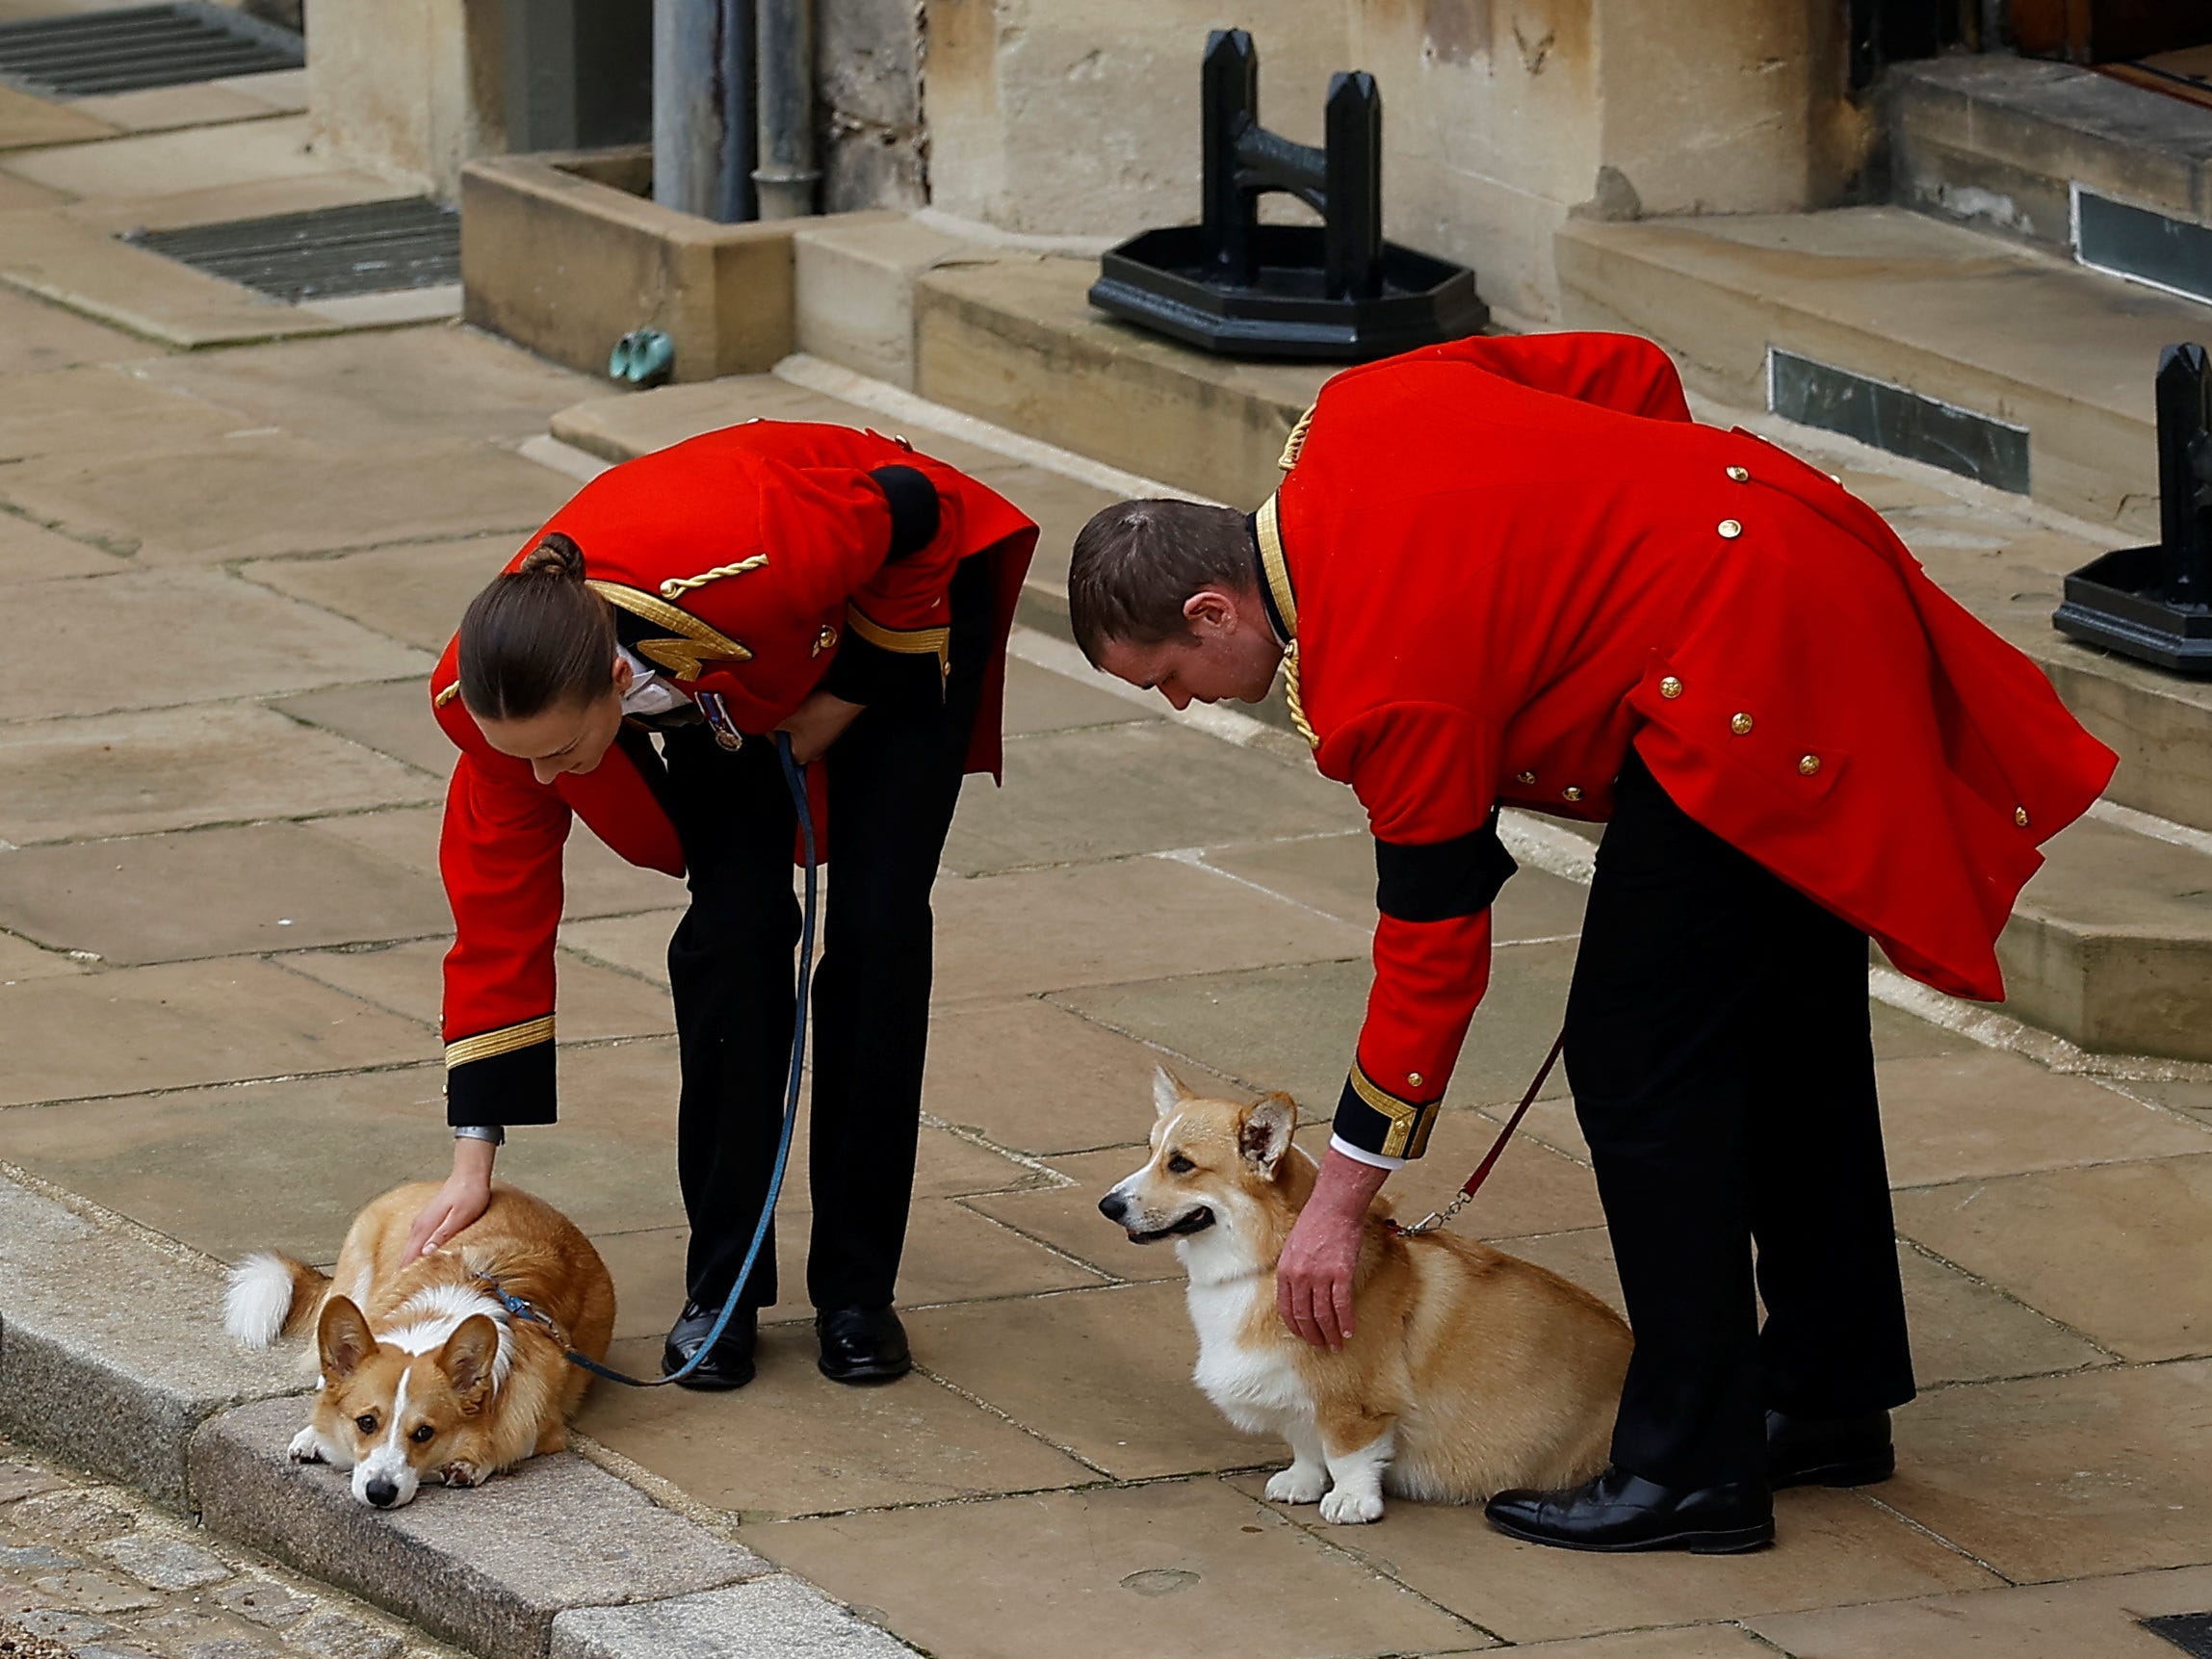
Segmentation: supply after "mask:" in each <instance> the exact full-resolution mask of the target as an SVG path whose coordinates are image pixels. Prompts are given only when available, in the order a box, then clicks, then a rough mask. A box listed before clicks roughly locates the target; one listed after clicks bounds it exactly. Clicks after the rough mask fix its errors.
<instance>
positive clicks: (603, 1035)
mask: <svg viewBox="0 0 2212 1659" xmlns="http://www.w3.org/2000/svg"><path fill="white" fill-rule="evenodd" d="M430 931H431V932H432V933H433V934H434V935H435V937H433V938H429V939H418V940H410V941H408V942H407V943H405V944H402V945H388V946H366V947H363V946H355V947H353V948H351V949H345V950H317V951H307V952H303V953H301V954H299V955H296V956H285V957H282V958H280V959H279V966H281V967H284V968H287V969H289V970H291V971H292V972H295V973H304V974H306V975H307V976H308V977H309V978H310V979H319V980H321V981H322V982H323V983H324V984H325V985H329V986H333V987H335V988H336V989H338V990H340V991H344V992H346V993H348V994H349V995H351V996H354V997H359V998H362V999H363V1000H364V1001H369V1002H374V1003H376V1004H377V1007H379V1008H388V1009H390V1010H391V1011H392V1012H393V1013H395V1014H401V1015H403V1016H405V1017H406V1018H407V1019H409V1020H413V1021H416V1022H418V1023H420V1024H424V1025H429V1026H433V1027H434V1026H435V1025H436V1024H437V1023H438V1015H439V1012H440V1009H441V1007H442V1005H443V1002H444V998H445V975H444V972H443V970H444V966H445V957H446V952H447V951H448V950H449V949H451V948H452V947H453V940H452V938H451V937H450V936H449V935H450V929H449V928H443V927H441V928H433V929H431V930H430ZM555 972H556V974H557V975H558V978H559V982H560V1040H561V1041H562V1042H564V1043H570V1042H582V1043H596V1042H604V1041H606V1040H607V1039H609V1038H612V1037H663V1036H667V1035H669V1034H671V1033H672V1032H673V1031H674V1030H675V1012H674V1010H673V1009H672V1008H671V1006H670V1005H669V1001H668V996H667V993H666V992H664V991H662V990H660V989H658V988H657V987H655V986H652V985H648V984H646V983H645V982H643V981H642V980H639V979H637V978H635V977H633V976H632V975H630V974H627V973H616V972H613V971H612V970H611V969H606V968H600V967H598V966H596V965H594V964H592V963H589V962H586V961H584V960H583V959H582V958H581V957H579V956H577V955H576V954H575V953H574V952H572V951H565V950H564V951H561V952H560V954H559V955H558V956H556V958H555Z"/></svg>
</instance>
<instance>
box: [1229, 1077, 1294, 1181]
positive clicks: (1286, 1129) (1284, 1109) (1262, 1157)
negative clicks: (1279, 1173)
mask: <svg viewBox="0 0 2212 1659" xmlns="http://www.w3.org/2000/svg"><path fill="white" fill-rule="evenodd" d="M1297 1128H1298V1102H1296V1101H1293V1100H1292V1099H1291V1098H1290V1097H1289V1096H1288V1095H1269V1096H1267V1097H1265V1098H1264V1099H1263V1100H1261V1101H1258V1102H1254V1103H1253V1105H1252V1106H1251V1107H1250V1108H1249V1109H1248V1110H1247V1111H1246V1112H1245V1114H1244V1118H1243V1121H1242V1122H1241V1123H1239V1124H1238V1125H1237V1126H1236V1150H1237V1151H1238V1152H1240V1153H1242V1154H1244V1161H1245V1162H1246V1163H1248V1164H1250V1165H1251V1166H1252V1167H1253V1168H1254V1169H1256V1170H1258V1171H1259V1172H1260V1173H1261V1174H1262V1175H1273V1174H1274V1173H1275V1166H1276V1165H1277V1164H1279V1163H1281V1162H1282V1161H1283V1154H1285V1153H1286V1152H1288V1151H1289V1150H1290V1136H1291V1135H1292V1134H1293V1133H1295V1132H1296V1130H1297Z"/></svg>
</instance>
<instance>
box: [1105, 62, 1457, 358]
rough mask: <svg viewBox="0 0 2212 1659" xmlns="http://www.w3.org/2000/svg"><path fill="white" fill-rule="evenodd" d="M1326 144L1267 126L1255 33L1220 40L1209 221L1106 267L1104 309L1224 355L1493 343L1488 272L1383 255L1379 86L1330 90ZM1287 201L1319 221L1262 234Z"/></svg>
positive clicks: (1359, 75)
mask: <svg viewBox="0 0 2212 1659" xmlns="http://www.w3.org/2000/svg"><path fill="white" fill-rule="evenodd" d="M1326 115H1327V124H1326V129H1325V130H1326V139H1327V142H1326V143H1325V144H1324V145H1323V146H1322V147H1320V148H1318V149H1316V148H1315V147H1314V146H1313V145H1311V144H1299V143H1291V142H1290V141H1289V140H1288V139H1286V138H1283V137H1281V136H1280V135H1278V134H1275V133H1271V132H1269V131H1268V130H1267V129H1266V128H1265V127H1262V125H1261V124H1260V54H1259V52H1258V50H1257V49H1256V48H1255V47H1254V46H1253V44H1252V37H1251V36H1250V35H1248V34H1246V33H1245V32H1244V31H1243V30H1241V29H1217V30H1215V31H1214V32H1213V33H1212V34H1210V35H1209V36H1208V37H1207V40H1206V57H1205V60H1204V62H1203V65H1202V66H1201V68H1200V72H1199V134H1200V137H1199V156H1200V164H1201V165H1200V183H1199V209H1200V222H1199V223H1198V224H1197V225H1195V226H1192V225H1177V226H1174V227H1172V228H1169V229H1164V230H1148V231H1146V232H1144V233H1143V234H1142V235H1140V236H1136V237H1133V238H1132V239H1131V240H1130V241H1128V242H1125V243H1123V244H1122V245H1121V246H1119V247H1116V248H1115V249H1113V251H1112V252H1110V253H1108V254H1107V255H1106V259H1105V261H1104V263H1103V267H1102V269H1101V272H1100V276H1099V280H1098V282H1097V284H1096V285H1095V286H1094V287H1093V288H1092V289H1091V303H1092V304H1094V305H1097V306H1099V307H1100V308H1101V309H1103V310H1106V311H1110V312H1112V313H1114V314H1115V315H1116V316H1119V317H1126V318H1128V319H1129V320H1130V321H1131V322H1132V323H1137V324H1143V325H1144V326H1145V327H1148V328H1153V329H1157V330H1158V331H1159V332H1160V333H1163V334H1169V335H1172V336H1174V337H1175V338H1176V339H1178V340H1184V341H1187V342H1188V343H1190V344H1191V345H1194V346H1200V347H1203V348H1205V349H1206V350H1210V351H1221V352H1234V353H1236V354H1239V355H1247V356H1256V357H1310V358H1320V359H1324V360H1326V359H1335V360H1339V361H1347V362H1356V361H1361V360H1364V359H1366V358H1370V357H1380V356H1386V355H1388V354H1389V353H1391V352H1392V351H1404V350H1411V349H1412V348H1414V347H1417V346H1426V345H1432V344H1434V343H1435V342H1437V341H1439V340H1449V339H1454V338H1457V337H1458V336H1460V335H1464V334H1472V333H1477V332H1479V331H1480V330H1481V329H1482V327H1483V326H1484V324H1487V323H1488V322H1489V320H1490V314H1489V311H1488V309H1487V308H1486V307H1485V306H1484V305H1483V303H1482V301H1481V299H1480V298H1477V297H1476V295H1475V292H1474V273H1473V272H1470V271H1469V270H1468V269H1467V268H1466V267H1464V266H1459V265H1453V264H1451V263H1449V262H1448V261H1445V260H1441V259H1432V258H1430V257H1429V256H1428V255H1426V254H1421V253H1416V252H1414V251H1412V250H1411V249H1410V248H1404V247H1399V246H1395V245H1394V244H1392V243H1388V242H1385V241H1384V240H1383V100H1382V93H1381V92H1380V91H1378V90H1377V88H1376V86H1375V78H1374V77H1373V76H1372V75H1369V74H1366V72H1364V71H1359V70H1354V71H1351V72H1348V73H1340V74H1338V75H1336V76H1334V77H1333V78H1332V79H1331V80H1330V82H1329V100H1328V106H1327V112H1326ZM1273 191H1280V192H1282V193H1284V194H1288V195H1294V196H1296V197H1297V198H1298V199H1299V200H1300V201H1302V202H1304V203H1305V204H1306V205H1307V206H1308V207H1310V208H1312V209H1313V210H1314V212H1315V213H1317V214H1319V215H1320V216H1321V224H1320V226H1319V227H1318V228H1317V229H1316V228H1315V227H1314V226H1310V225H1287V224H1268V225H1263V224H1262V223H1261V222H1260V212H1259V202H1260V197H1261V196H1262V195H1265V194H1268V193H1269V192H1273Z"/></svg>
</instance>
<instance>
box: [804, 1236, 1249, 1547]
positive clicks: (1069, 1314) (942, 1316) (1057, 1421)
mask: <svg viewBox="0 0 2212 1659" xmlns="http://www.w3.org/2000/svg"><path fill="white" fill-rule="evenodd" d="M1099 1225H1100V1226H1101V1227H1102V1228H1105V1227H1108V1226H1109V1224H1108V1223H1107V1222H1106V1221H1105V1220H1104V1219H1103V1218H1102V1219H1101V1220H1100V1222H1099ZM1130 1248H1132V1249H1133V1248H1136V1247H1135V1246H1130ZM906 1324H907V1330H908V1332H909V1334H910V1335H911V1337H912V1340H913V1343H914V1350H915V1352H916V1354H918V1355H922V1356H924V1357H925V1359H924V1363H925V1365H926V1367H927V1369H928V1370H929V1372H930V1373H931V1374H932V1375H934V1376H938V1377H942V1378H943V1379H945V1380H946V1381H947V1382H949V1383H950V1384H951V1385H952V1386H953V1387H956V1388H959V1389H961V1390H962V1391H963V1392H965V1393H968V1394H972V1395H974V1396H976V1398H978V1399H983V1400H988V1401H990V1402H991V1403H992V1405H994V1406H995V1407H997V1408H998V1409H999V1410H1001V1411H1002V1412H1005V1413H1007V1414H1008V1415H1010V1416H1011V1417H1012V1418H1013V1419H1014V1420H1015V1421H1016V1422H1018V1423H1020V1424H1022V1425H1023V1426H1025V1427H1026V1428H1028V1430H1030V1431H1031V1432H1032V1433H1034V1434H1037V1435H1040V1436H1042V1437H1043V1438H1044V1439H1046V1440H1048V1441H1049V1442H1051V1443H1052V1444H1054V1445H1055V1446H1061V1447H1064V1448H1066V1449H1067V1450H1069V1451H1071V1452H1073V1453H1075V1454H1076V1455H1077V1456H1078V1457H1080V1458H1081V1459H1082V1460H1083V1461H1084V1462H1085V1463H1088V1464H1091V1465H1095V1466H1096V1467H1098V1468H1100V1469H1103V1470H1105V1471H1106V1473H1107V1474H1110V1475H1112V1476H1113V1477H1114V1478H1115V1479H1116V1480H1150V1479H1154V1478H1157V1477H1158V1476H1161V1475H1180V1474H1190V1473H1194V1472H1199V1471H1203V1470H1210V1469H1221V1468H1241V1467H1249V1466H1251V1465H1258V1464H1276V1463H1288V1461H1289V1460H1288V1453H1287V1452H1286V1451H1285V1449H1284V1447H1283V1445H1282V1444H1281V1442H1279V1441H1275V1440H1269V1439H1263V1438H1260V1437H1256V1436H1252V1435H1246V1434H1244V1433H1242V1432H1240V1431H1239V1430H1237V1429H1235V1428H1233V1427H1231V1426H1230V1423H1229V1420H1228V1419H1227V1418H1226V1417H1224V1416H1222V1414H1221V1413H1219V1412H1218V1411H1216V1410H1215V1409H1214V1406H1213V1403H1212V1402H1211V1401H1210V1400H1209V1399H1207V1398H1206V1396H1205V1395H1203V1394H1201V1393H1200V1392H1199V1391H1198V1389H1197V1387H1195V1386H1194V1385H1193V1384H1192V1383H1191V1381H1190V1374H1191V1370H1192V1367H1193V1366H1194V1365H1195V1364H1196V1363H1197V1359H1198V1339H1197V1337H1196V1336H1195V1335H1193V1334H1192V1332H1191V1328H1190V1315H1189V1313H1188V1311H1187V1310H1186V1309H1185V1308H1184V1293H1183V1286H1182V1285H1181V1284H1180V1283H1157V1284H1136V1285H1129V1286H1125V1287H1113V1288H1106V1289H1099V1290H1071V1291H1068V1292H1066V1293H1064V1294H1062V1295H1057V1296H1036V1297H1028V1298H1025V1299H1024V1300H1021V1301H1017V1302H999V1303H968V1304H961V1305H955V1306H952V1307H949V1308H935V1309H929V1310H927V1311H925V1312H913V1313H909V1314H908V1315H907V1316H906ZM801 1569H802V1570H804V1568H801Z"/></svg>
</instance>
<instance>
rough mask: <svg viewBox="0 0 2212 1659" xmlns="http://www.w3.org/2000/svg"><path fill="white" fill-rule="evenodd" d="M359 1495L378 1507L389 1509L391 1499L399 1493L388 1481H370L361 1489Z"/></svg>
mask: <svg viewBox="0 0 2212 1659" xmlns="http://www.w3.org/2000/svg"><path fill="white" fill-rule="evenodd" d="M361 1495H362V1496H364V1497H366V1498H367V1499H368V1500H369V1501H370V1502H371V1503H373V1504H375V1505H376V1506H377V1508H378V1509H390V1508H391V1507H392V1500H393V1499H394V1498H396V1497H398V1496H399V1495H400V1489H399V1488H398V1487H397V1486H395V1485H393V1484H392V1483H391V1482H390V1481H371V1482H370V1483H369V1484H368V1485H367V1486H365V1487H363V1488H362V1489H361Z"/></svg>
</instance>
